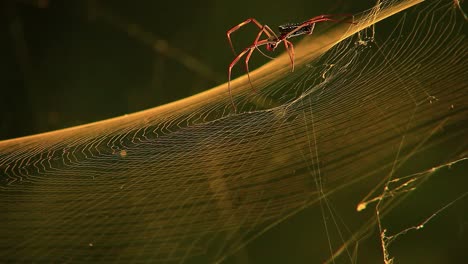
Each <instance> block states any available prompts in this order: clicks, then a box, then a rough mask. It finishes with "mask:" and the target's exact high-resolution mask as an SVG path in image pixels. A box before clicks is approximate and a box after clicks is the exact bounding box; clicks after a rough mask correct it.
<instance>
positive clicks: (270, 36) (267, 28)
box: [255, 25, 278, 60]
mask: <svg viewBox="0 0 468 264" xmlns="http://www.w3.org/2000/svg"><path fill="white" fill-rule="evenodd" d="M263 28H264V29H263V30H265V34H267V36H268V40H271V41H277V40H278V36H276V33H275V32H274V31H273V30H272V29H271V28H270V27H269V26H267V25H264V26H263ZM267 31H269V32H270V34H272V35H268V33H267ZM260 32H262V31H260ZM273 37H274V38H273ZM255 48H256V49H257V50H258V52H260V53H261V54H262V55H263V56H265V57H267V58H269V59H270V60H273V59H275V58H273V57H271V56H268V55H266V54H265V53H264V52H263V51H262V50H261V49H259V48H258V46H255Z"/></svg>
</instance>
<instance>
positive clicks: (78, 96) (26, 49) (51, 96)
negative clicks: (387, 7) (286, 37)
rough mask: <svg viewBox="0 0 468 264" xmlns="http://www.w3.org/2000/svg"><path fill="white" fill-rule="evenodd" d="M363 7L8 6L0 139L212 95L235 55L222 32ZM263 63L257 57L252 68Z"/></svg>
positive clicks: (0, 73)
mask: <svg viewBox="0 0 468 264" xmlns="http://www.w3.org/2000/svg"><path fill="white" fill-rule="evenodd" d="M38 2H39V3H41V2H44V3H45V4H43V5H42V6H40V5H39V4H38ZM354 2H357V1H354ZM358 2H359V4H358V5H356V3H353V1H340V0H336V1H318V0H316V1H310V0H309V1H294V2H291V1H289V2H287V1H286V2H280V1H279V2H272V1H250V0H241V1H214V0H212V1H201V2H199V1H182V2H180V1H101V0H99V1H98V0H89V1H49V2H47V1H33V0H22V1H13V0H7V1H2V5H3V8H2V10H3V11H2V12H3V13H4V14H3V16H2V19H3V22H4V23H2V32H3V33H2V34H1V35H2V37H3V38H2V40H1V43H0V45H1V53H0V54H1V55H0V56H1V58H2V60H1V62H2V63H1V69H0V84H1V97H0V139H7V138H14V137H18V136H25V135H30V134H35V133H39V132H45V131H51V130H55V129H59V128H64V127H69V126H74V125H78V124H85V123H88V122H92V121H98V120H102V119H106V118H110V117H115V116H119V115H123V114H126V113H132V112H135V111H139V110H144V109H148V108H151V107H154V106H157V105H161V104H164V103H167V102H171V101H174V100H176V99H179V98H183V97H186V96H188V95H192V94H195V93H198V92H200V91H203V90H206V89H209V88H211V87H213V86H214V85H217V84H219V83H224V82H225V81H226V80H227V66H228V65H229V63H230V62H231V60H232V59H233V54H232V53H231V51H230V48H229V45H228V43H227V40H226V30H227V29H229V28H231V27H232V26H234V25H236V24H238V23H240V22H241V21H243V20H245V19H246V18H249V17H255V18H257V19H258V20H259V21H260V22H262V23H265V24H268V25H270V26H271V27H272V28H274V29H276V27H277V26H278V25H281V24H284V23H288V22H300V21H303V20H306V19H308V18H311V17H313V16H316V15H320V14H327V13H332V14H335V13H356V12H358V11H362V10H364V9H366V8H367V7H369V4H367V5H366V2H367V3H372V2H373V1H358ZM104 9H105V10H107V11H106V12H110V13H112V14H113V15H114V16H117V17H119V18H118V21H119V22H120V23H121V24H122V25H123V26H124V27H129V26H131V24H134V25H136V26H137V27H138V28H140V29H141V30H144V31H147V32H149V33H151V34H153V36H155V37H157V38H159V39H162V40H165V41H167V42H168V44H169V46H171V47H173V48H177V49H179V50H181V52H183V53H185V54H189V55H191V56H193V57H195V58H197V59H198V60H199V61H201V62H202V63H203V64H205V65H206V66H207V67H209V68H210V69H211V70H212V71H213V72H214V73H215V75H214V76H212V77H207V76H201V75H200V74H198V73H196V72H194V71H193V70H191V69H188V68H187V67H185V66H183V65H182V64H181V63H180V62H179V61H177V60H174V59H172V58H168V57H167V56H166V55H165V54H161V53H158V52H155V51H154V50H153V49H152V48H151V47H150V45H148V44H146V43H144V41H142V40H141V39H138V38H135V37H132V36H129V35H128V34H127V32H126V31H125V28H122V27H120V28H119V27H118V26H115V25H112V24H111V23H108V22H107V21H106V20H105V19H102V11H101V10H104ZM255 34H256V30H255V27H254V26H250V27H249V26H248V27H246V28H245V29H244V30H241V31H239V32H236V34H234V35H233V39H234V42H235V44H236V47H238V49H240V48H242V47H244V46H245V45H248V44H250V43H251V42H252V41H253V38H254V37H255ZM295 41H297V40H295ZM266 61H267V59H265V58H262V57H261V56H258V55H254V56H252V59H251V68H252V69H253V68H255V66H258V65H260V64H262V63H265V62H266ZM239 68H240V67H239ZM240 74H243V71H242V69H236V70H235V71H234V75H235V76H238V75H240Z"/></svg>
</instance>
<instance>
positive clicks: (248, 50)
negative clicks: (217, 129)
mask: <svg viewBox="0 0 468 264" xmlns="http://www.w3.org/2000/svg"><path fill="white" fill-rule="evenodd" d="M259 35H261V34H259ZM258 38H259V37H258V36H257V39H256V41H255V43H254V44H252V45H250V46H249V47H247V48H245V49H244V50H243V51H242V52H241V53H240V54H239V55H237V56H236V57H235V58H234V60H233V61H232V62H231V64H229V67H228V90H229V96H230V97H231V104H232V107H233V108H234V110H235V111H237V108H236V105H235V104H234V99H233V97H232V90H231V75H232V68H233V67H234V66H235V65H236V64H237V62H239V60H240V59H241V58H242V57H243V56H244V55H245V54H248V55H247V56H248V57H246V67H247V73H248V63H249V59H250V56H251V55H252V52H253V50H255V49H256V47H257V46H263V45H266V44H267V43H268V42H269V40H267V39H263V40H260V41H259V40H258ZM247 76H248V78H249V82H250V76H249V75H247ZM250 84H251V85H252V83H250ZM252 88H253V86H252Z"/></svg>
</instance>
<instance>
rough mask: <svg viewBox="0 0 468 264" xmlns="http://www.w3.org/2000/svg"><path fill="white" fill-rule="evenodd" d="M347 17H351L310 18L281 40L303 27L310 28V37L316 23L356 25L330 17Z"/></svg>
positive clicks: (328, 16)
mask: <svg viewBox="0 0 468 264" xmlns="http://www.w3.org/2000/svg"><path fill="white" fill-rule="evenodd" d="M349 16H351V15H321V16H316V17H313V18H311V19H309V20H306V21H304V22H303V23H302V24H301V25H299V26H298V27H297V28H295V29H294V30H291V31H290V32H288V34H285V35H283V36H282V38H284V39H287V38H289V37H290V36H291V35H293V34H294V33H296V32H297V31H299V30H301V29H303V28H304V27H308V26H312V28H311V30H310V31H309V32H308V34H309V35H310V34H312V31H313V29H314V27H315V24H316V23H320V22H325V21H332V22H337V23H339V22H343V23H349V24H356V23H354V22H349V21H342V20H338V19H334V18H332V17H349Z"/></svg>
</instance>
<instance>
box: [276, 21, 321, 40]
mask: <svg viewBox="0 0 468 264" xmlns="http://www.w3.org/2000/svg"><path fill="white" fill-rule="evenodd" d="M303 25H304V24H303V23H289V24H284V25H281V26H279V27H278V30H279V33H280V34H281V35H287V34H289V33H290V32H291V31H293V30H295V29H297V28H298V27H300V26H303ZM313 25H314V24H311V25H306V26H303V27H302V28H300V29H299V30H297V31H296V32H294V33H292V34H290V35H289V36H288V37H287V38H292V37H297V36H300V35H304V34H310V33H311V32H312V30H313Z"/></svg>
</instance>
